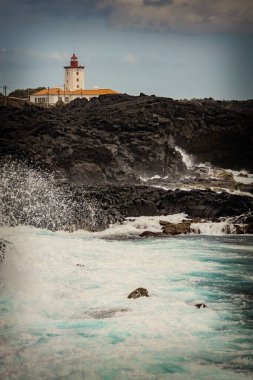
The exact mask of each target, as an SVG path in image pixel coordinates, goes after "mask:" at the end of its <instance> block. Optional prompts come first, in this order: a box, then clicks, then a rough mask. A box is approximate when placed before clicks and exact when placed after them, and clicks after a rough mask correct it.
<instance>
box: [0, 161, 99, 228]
mask: <svg viewBox="0 0 253 380" xmlns="http://www.w3.org/2000/svg"><path fill="white" fill-rule="evenodd" d="M104 218H105V216H104V215H103V212H102V210H101V209H100V207H99V204H98V202H95V201H94V200H91V199H89V197H86V195H85V192H84V191H82V196H80V195H79V197H78V199H77V197H75V192H74V191H73V190H72V189H71V187H70V186H69V185H66V184H65V185H64V184H61V183H60V182H59V181H58V180H57V178H56V176H55V175H53V174H52V173H50V172H46V171H43V170H41V169H40V168H30V167H29V166H28V165H27V164H26V163H24V162H21V161H18V160H14V159H12V158H5V159H2V160H1V163H0V225H1V226H17V225H30V226H35V227H40V228H47V229H49V230H57V229H67V230H70V231H73V230H75V229H77V228H85V229H87V230H96V229H99V226H100V225H102V226H103V225H104V222H105V223H106V221H104Z"/></svg>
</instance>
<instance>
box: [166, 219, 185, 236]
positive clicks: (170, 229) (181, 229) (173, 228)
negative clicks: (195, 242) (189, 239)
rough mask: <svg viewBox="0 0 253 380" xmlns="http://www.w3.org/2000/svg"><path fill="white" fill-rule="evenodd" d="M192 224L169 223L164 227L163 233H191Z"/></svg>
mask: <svg viewBox="0 0 253 380" xmlns="http://www.w3.org/2000/svg"><path fill="white" fill-rule="evenodd" d="M190 225H191V223H190V222H187V223H186V222H184V223H167V224H166V225H165V226H163V233H164V234H166V235H180V234H189V233H190Z"/></svg>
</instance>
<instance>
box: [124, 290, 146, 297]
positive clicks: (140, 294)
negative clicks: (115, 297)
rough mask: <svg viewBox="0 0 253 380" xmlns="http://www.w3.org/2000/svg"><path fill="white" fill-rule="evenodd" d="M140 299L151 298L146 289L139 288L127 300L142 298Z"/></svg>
mask: <svg viewBox="0 0 253 380" xmlns="http://www.w3.org/2000/svg"><path fill="white" fill-rule="evenodd" d="M140 297H149V294H148V291H147V289H145V288H137V289H135V290H134V291H132V292H131V293H130V294H129V295H128V297H127V298H134V299H135V298H140Z"/></svg>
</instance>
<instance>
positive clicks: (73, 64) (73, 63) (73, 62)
mask: <svg viewBox="0 0 253 380" xmlns="http://www.w3.org/2000/svg"><path fill="white" fill-rule="evenodd" d="M70 67H78V58H77V56H76V55H75V53H74V54H73V55H72V57H71V60H70Z"/></svg>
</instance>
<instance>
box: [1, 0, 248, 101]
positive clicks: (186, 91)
mask: <svg viewBox="0 0 253 380" xmlns="http://www.w3.org/2000/svg"><path fill="white" fill-rule="evenodd" d="M0 9H1V12H0V25H1V30H2V32H1V33H0V87H1V86H3V85H6V86H8V89H9V91H10V90H14V89H17V88H27V87H31V88H34V87H39V86H46V87H47V86H49V87H56V86H61V87H62V86H63V82H64V69H63V66H66V65H68V64H69V60H70V57H71V55H72V54H73V52H75V53H76V55H77V56H78V59H79V64H81V65H84V66H85V87H86V88H94V87H95V86H97V87H100V88H111V89H113V90H116V91H119V92H122V93H129V94H132V95H139V93H141V92H142V93H145V94H148V95H152V94H155V95H157V96H166V97H171V98H174V99H191V98H204V97H213V98H215V99H250V98H253V0H43V1H42V0H0ZM0 91H1V88H0Z"/></svg>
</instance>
